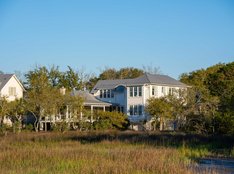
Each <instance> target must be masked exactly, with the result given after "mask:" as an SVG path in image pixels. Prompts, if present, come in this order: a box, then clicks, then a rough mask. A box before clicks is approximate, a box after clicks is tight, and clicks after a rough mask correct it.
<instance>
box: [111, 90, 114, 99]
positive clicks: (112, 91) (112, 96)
mask: <svg viewBox="0 0 234 174" xmlns="http://www.w3.org/2000/svg"><path fill="white" fill-rule="evenodd" d="M111 98H114V90H111Z"/></svg>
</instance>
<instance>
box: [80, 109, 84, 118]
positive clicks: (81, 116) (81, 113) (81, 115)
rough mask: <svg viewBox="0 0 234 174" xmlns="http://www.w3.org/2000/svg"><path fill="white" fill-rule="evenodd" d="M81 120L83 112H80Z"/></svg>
mask: <svg viewBox="0 0 234 174" xmlns="http://www.w3.org/2000/svg"><path fill="white" fill-rule="evenodd" d="M82 119H83V112H82V111H81V112H80V120H82Z"/></svg>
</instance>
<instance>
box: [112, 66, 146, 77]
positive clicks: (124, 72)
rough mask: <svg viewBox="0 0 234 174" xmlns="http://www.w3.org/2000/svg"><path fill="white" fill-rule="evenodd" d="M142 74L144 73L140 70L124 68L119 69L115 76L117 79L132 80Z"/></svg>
mask: <svg viewBox="0 0 234 174" xmlns="http://www.w3.org/2000/svg"><path fill="white" fill-rule="evenodd" d="M143 74H144V72H143V70H141V69H138V68H133V67H126V68H121V69H120V70H119V71H117V75H116V76H117V78H118V79H133V78H136V77H139V76H141V75H143Z"/></svg>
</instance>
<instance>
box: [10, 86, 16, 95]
mask: <svg viewBox="0 0 234 174" xmlns="http://www.w3.org/2000/svg"><path fill="white" fill-rule="evenodd" d="M8 92H9V96H15V95H16V87H9V88H8Z"/></svg>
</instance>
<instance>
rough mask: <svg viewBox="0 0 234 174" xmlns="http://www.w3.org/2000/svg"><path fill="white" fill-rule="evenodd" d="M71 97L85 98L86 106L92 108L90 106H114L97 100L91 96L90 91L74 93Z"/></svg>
mask: <svg viewBox="0 0 234 174" xmlns="http://www.w3.org/2000/svg"><path fill="white" fill-rule="evenodd" d="M71 95H74V96H80V97H82V98H84V105H85V106H90V105H100V106H111V105H112V104H110V103H107V102H103V101H100V100H98V99H96V98H95V97H94V96H93V95H92V94H90V93H89V92H88V91H75V90H74V91H72V93H71Z"/></svg>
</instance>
